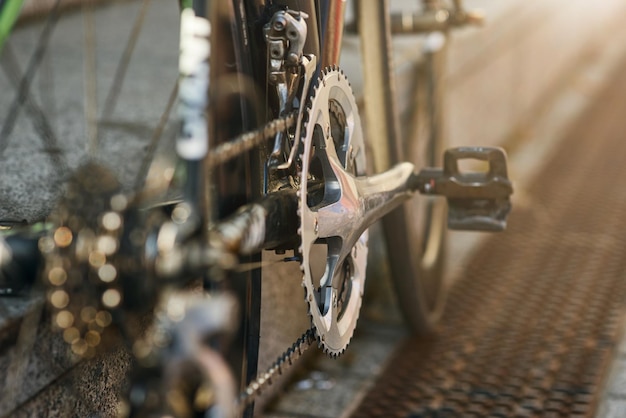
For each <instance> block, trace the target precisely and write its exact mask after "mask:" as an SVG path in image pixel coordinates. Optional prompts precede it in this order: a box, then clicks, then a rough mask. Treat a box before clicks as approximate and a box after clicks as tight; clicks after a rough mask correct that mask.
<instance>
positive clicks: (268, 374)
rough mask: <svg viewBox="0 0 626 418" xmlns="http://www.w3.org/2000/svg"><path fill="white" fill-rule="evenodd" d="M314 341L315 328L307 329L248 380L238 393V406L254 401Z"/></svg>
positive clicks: (241, 406)
mask: <svg viewBox="0 0 626 418" xmlns="http://www.w3.org/2000/svg"><path fill="white" fill-rule="evenodd" d="M315 341H316V338H315V329H314V328H310V329H308V330H307V331H306V332H305V333H304V334H302V336H301V337H300V338H298V339H297V340H296V341H295V342H294V343H293V345H292V346H291V347H289V348H288V349H287V350H286V351H285V352H284V353H282V354H281V355H280V356H279V357H278V359H276V361H275V362H274V363H272V365H271V366H270V367H269V368H268V369H267V370H266V371H265V372H264V373H262V374H260V375H259V376H258V377H257V378H256V379H255V380H254V381H252V382H250V384H249V385H248V387H247V388H246V390H244V391H243V392H242V393H241V395H239V407H240V408H241V409H243V408H245V407H246V406H247V405H249V404H250V403H252V402H254V400H255V399H256V397H257V396H259V395H260V394H261V392H263V390H265V389H267V388H268V387H269V386H271V385H272V383H273V379H274V377H275V376H277V375H281V374H282V373H283V371H285V370H287V369H288V368H289V367H291V366H292V365H293V362H294V361H295V360H296V359H297V358H299V357H300V356H302V354H303V353H304V352H305V351H306V350H307V349H309V348H310V347H311V346H312V345H313V343H314V342H315Z"/></svg>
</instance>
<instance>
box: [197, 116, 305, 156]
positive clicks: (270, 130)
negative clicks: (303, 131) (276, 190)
mask: <svg viewBox="0 0 626 418" xmlns="http://www.w3.org/2000/svg"><path fill="white" fill-rule="evenodd" d="M297 118H298V112H292V113H290V114H288V115H287V116H283V117H280V118H277V119H274V120H272V121H270V122H268V123H267V124H265V125H264V126H262V127H260V128H259V129H256V130H253V131H249V132H245V133H243V134H241V135H239V136H237V137H235V138H233V139H232V140H230V141H228V142H225V143H223V144H221V145H219V146H217V147H216V148H215V149H214V150H212V151H211V152H209V157H208V158H209V167H216V166H218V165H220V164H224V163H225V162H226V161H229V160H231V159H233V158H235V157H237V156H238V155H241V154H243V153H245V152H247V151H250V150H251V149H253V148H255V147H258V146H259V145H261V144H262V143H263V142H264V141H265V140H267V139H268V138H271V137H273V136H275V135H276V134H277V133H279V132H282V131H285V130H287V129H288V128H291V127H293V126H295V124H296V121H297Z"/></svg>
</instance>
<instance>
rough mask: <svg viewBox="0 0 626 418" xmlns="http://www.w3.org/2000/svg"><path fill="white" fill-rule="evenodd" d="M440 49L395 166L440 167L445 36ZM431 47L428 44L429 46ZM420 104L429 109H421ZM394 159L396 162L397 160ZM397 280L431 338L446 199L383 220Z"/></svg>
mask: <svg viewBox="0 0 626 418" xmlns="http://www.w3.org/2000/svg"><path fill="white" fill-rule="evenodd" d="M434 36H438V37H439V36H440V38H439V41H441V40H443V43H441V42H438V45H439V46H440V49H437V50H432V51H431V50H426V51H425V58H426V61H425V63H424V65H423V68H422V70H421V71H420V72H418V80H417V90H416V92H417V95H416V97H415V105H414V110H413V112H414V114H413V118H412V120H413V126H412V127H411V131H410V132H408V133H407V134H406V136H407V137H408V138H409V140H408V141H406V143H403V144H402V145H400V146H399V147H400V148H401V149H399V150H398V151H399V152H395V153H391V154H392V157H391V158H392V161H391V163H392V164H397V163H399V162H401V159H398V158H397V157H398V156H401V157H402V159H406V158H408V160H409V161H410V162H412V163H413V164H415V166H416V167H417V168H418V169H419V168H422V167H437V166H440V165H441V161H440V159H441V156H442V155H443V151H444V148H445V144H444V142H445V141H444V132H442V130H443V124H442V114H441V112H442V95H443V91H442V89H443V84H442V83H443V80H442V79H441V74H442V72H441V70H442V69H443V59H444V54H445V37H444V35H443V34H441V33H437V34H436V35H434ZM427 44H428V43H427ZM420 103H423V104H425V105H423V108H422V106H420ZM394 157H395V158H394ZM383 222H384V226H385V234H386V237H387V247H388V252H389V259H390V263H391V271H392V279H393V284H394V287H395V289H396V295H397V299H398V303H399V306H400V309H401V311H402V313H403V315H404V317H405V319H406V321H407V323H408V324H409V326H410V327H411V329H412V330H413V331H414V332H416V333H418V334H429V333H432V332H433V331H434V329H435V326H436V324H437V322H438V320H439V318H440V317H441V315H442V312H443V308H444V305H445V300H446V293H447V286H446V283H445V282H444V262H445V248H446V203H445V201H444V200H443V199H440V198H432V197H427V196H421V195H418V196H415V197H414V198H413V199H412V200H410V201H409V202H407V203H406V204H404V205H403V206H402V207H400V208H398V209H397V210H395V211H394V212H392V213H390V214H389V215H388V216H387V217H386V218H385V219H384V220H383Z"/></svg>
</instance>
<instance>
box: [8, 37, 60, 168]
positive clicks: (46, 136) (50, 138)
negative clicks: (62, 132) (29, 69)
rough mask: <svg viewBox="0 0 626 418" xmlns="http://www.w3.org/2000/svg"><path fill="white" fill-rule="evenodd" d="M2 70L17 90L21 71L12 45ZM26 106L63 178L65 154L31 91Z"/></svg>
mask: <svg viewBox="0 0 626 418" xmlns="http://www.w3.org/2000/svg"><path fill="white" fill-rule="evenodd" d="M0 65H1V66H2V70H3V71H4V73H5V74H6V76H7V78H8V79H9V81H10V82H11V83H13V85H14V86H15V87H16V88H17V87H18V86H19V83H20V76H19V74H20V73H21V70H20V68H19V64H18V62H17V59H16V57H15V54H14V52H13V49H12V47H11V44H9V43H7V44H6V45H5V46H4V49H3V59H2V60H0ZM24 94H25V96H24V105H25V108H26V112H27V113H28V115H29V116H30V118H31V119H32V122H33V126H34V128H35V130H36V131H37V133H38V134H39V136H40V137H41V139H42V141H43V144H44V147H45V151H46V154H47V155H49V156H50V159H51V161H52V164H53V167H55V168H56V169H57V170H58V171H59V175H60V176H63V175H65V174H66V172H67V164H66V161H65V158H64V157H63V153H62V152H61V150H60V148H59V142H58V139H57V137H56V135H55V134H54V131H53V130H52V126H51V124H50V122H49V120H48V118H47V117H46V114H45V113H44V112H43V110H42V109H41V108H40V107H39V105H38V104H37V103H36V102H35V99H34V98H33V96H32V94H31V92H30V89H27V90H26V91H25V93H24Z"/></svg>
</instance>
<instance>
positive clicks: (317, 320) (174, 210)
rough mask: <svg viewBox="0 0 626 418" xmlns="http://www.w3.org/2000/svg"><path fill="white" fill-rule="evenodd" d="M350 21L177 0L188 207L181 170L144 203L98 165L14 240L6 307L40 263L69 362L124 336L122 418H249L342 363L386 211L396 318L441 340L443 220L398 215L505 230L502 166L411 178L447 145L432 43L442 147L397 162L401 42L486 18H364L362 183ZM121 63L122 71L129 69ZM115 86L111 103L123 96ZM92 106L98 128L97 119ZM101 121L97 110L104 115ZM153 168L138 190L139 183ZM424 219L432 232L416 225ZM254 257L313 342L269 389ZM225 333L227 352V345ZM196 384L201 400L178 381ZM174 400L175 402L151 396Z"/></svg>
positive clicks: (367, 6)
mask: <svg viewBox="0 0 626 418" xmlns="http://www.w3.org/2000/svg"><path fill="white" fill-rule="evenodd" d="M145 3H148V1H144V4H145ZM57 5H58V2H57ZM344 7H345V4H344V2H341V1H328V2H322V1H314V0H311V1H305V2H300V1H294V2H291V1H277V2H270V3H268V4H266V3H265V2H264V1H260V0H259V1H257V0H251V1H241V2H233V3H230V2H212V3H211V4H210V6H209V7H207V3H205V2H202V1H194V2H187V1H183V2H181V9H182V12H181V57H180V60H179V66H180V73H181V76H180V80H179V83H178V93H177V96H178V100H179V102H180V105H179V113H180V116H181V129H180V133H179V135H178V139H177V142H176V150H177V154H178V157H179V160H180V163H179V167H178V170H177V177H178V181H179V183H180V184H182V186H181V187H180V188H179V190H180V195H179V196H177V197H176V198H175V199H174V200H171V199H165V198H164V197H163V195H164V193H163V190H164V189H166V185H165V184H164V183H169V182H170V180H171V179H172V175H173V172H174V171H173V170H171V166H170V167H168V169H166V170H163V169H162V168H160V167H158V165H153V167H152V169H151V170H150V171H151V173H150V174H148V176H147V180H146V186H147V187H146V188H145V189H144V191H136V192H134V193H129V192H127V191H126V192H125V191H123V190H122V189H121V188H120V185H119V182H118V181H117V179H116V178H115V177H116V176H115V175H114V174H113V173H111V171H110V170H108V169H106V168H104V167H102V166H101V165H99V164H94V163H91V164H89V165H87V166H85V167H83V168H81V169H79V170H78V173H77V174H74V175H73V176H72V177H71V179H70V181H69V186H68V192H67V193H66V194H65V197H64V198H63V199H62V200H61V201H60V203H59V205H58V208H57V209H56V210H55V212H54V213H53V214H52V215H51V216H50V218H49V222H48V226H46V227H45V228H43V229H44V230H46V232H45V233H41V232H39V231H32V228H31V229H30V230H29V231H28V232H27V233H24V232H21V231H19V228H17V227H13V228H12V230H11V234H10V236H9V237H7V238H5V239H4V241H3V248H4V250H5V252H4V257H2V261H3V263H2V264H3V273H4V275H5V281H8V285H5V291H7V290H11V291H18V290H19V289H17V288H16V286H17V285H19V284H21V283H22V281H23V279H22V278H23V276H34V273H33V271H32V270H33V269H32V268H31V269H30V270H29V271H25V267H27V266H29V267H33V264H34V263H32V260H34V259H36V258H37V257H38V254H39V253H43V260H42V261H41V264H42V267H41V269H42V271H43V276H44V281H45V282H47V283H46V284H47V286H48V287H49V288H50V289H51V290H49V291H48V293H47V299H48V303H49V304H50V305H51V306H52V308H51V309H52V320H53V321H54V322H55V326H56V327H57V328H60V329H61V330H62V331H63V335H64V338H65V339H66V341H68V343H69V345H70V346H71V348H72V350H73V352H74V353H75V354H76V355H78V356H86V357H89V356H93V355H94V353H95V352H96V349H97V348H98V347H99V345H100V341H101V340H104V339H105V337H106V335H105V334H106V333H108V330H109V329H111V328H113V325H116V326H117V327H118V328H120V329H121V332H122V334H123V335H124V340H125V341H127V343H128V344H130V345H131V349H132V351H133V353H134V355H135V359H136V361H137V363H138V365H139V367H138V370H139V373H138V374H137V375H136V376H135V377H134V378H133V385H132V389H131V394H130V395H129V396H128V397H127V401H126V403H125V405H126V408H127V410H126V412H127V413H129V414H130V415H132V416H142V415H141V414H149V413H151V412H155V411H160V412H164V411H167V412H169V413H172V414H174V415H178V416H185V414H187V413H191V412H189V411H195V412H193V413H198V414H199V413H205V411H208V410H211V409H210V408H213V409H212V411H213V413H217V414H219V415H223V416H230V415H232V414H235V413H236V412H235V411H233V408H235V409H240V410H241V411H240V412H242V413H243V414H244V415H246V416H250V415H251V414H252V413H253V406H252V404H253V401H254V399H255V397H256V396H257V395H258V394H259V392H260V391H261V390H263V389H265V387H266V386H267V385H268V384H270V383H271V381H272V379H273V378H274V377H275V376H276V375H277V374H278V373H280V372H281V371H282V369H283V367H285V365H286V364H287V363H291V362H292V360H293V358H294V357H296V356H298V355H300V354H301V352H302V351H303V350H305V349H306V348H307V347H309V346H311V345H313V344H315V342H317V344H318V345H319V346H320V347H321V348H322V350H323V351H324V352H326V353H327V354H329V355H331V356H338V355H340V354H342V353H343V352H344V351H345V349H346V347H347V346H348V344H349V341H350V339H351V337H352V335H353V332H354V328H355V326H356V321H357V319H358V314H359V311H360V306H361V299H362V292H363V287H364V282H365V276H364V273H365V264H366V259H367V227H368V226H369V225H371V224H372V223H373V222H374V221H376V220H378V219H380V218H383V216H384V215H386V216H385V217H384V218H383V222H384V226H385V234H386V236H387V245H388V246H389V250H390V251H389V253H390V262H391V267H392V271H393V277H394V280H395V285H396V288H397V289H398V291H397V293H398V296H399V303H400V307H401V308H402V310H403V311H404V314H405V316H406V319H407V323H408V324H409V325H410V327H411V328H412V329H413V330H414V331H416V332H422V333H424V332H432V330H433V327H434V326H435V323H436V320H437V319H438V317H439V316H440V315H441V311H442V308H443V304H444V300H445V287H444V286H442V284H441V274H442V268H443V264H442V259H443V246H444V240H443V233H444V227H443V225H444V222H445V218H446V216H445V206H444V205H442V204H441V202H432V201H426V202H419V203H417V204H416V205H413V206H410V204H408V205H405V206H402V207H401V208H400V206H401V205H402V204H403V203H404V202H406V201H408V200H409V198H410V197H411V196H412V195H413V194H414V193H415V192H417V191H419V192H421V193H423V194H426V195H437V194H439V195H444V196H446V197H447V200H448V206H449V208H450V209H449V213H448V224H449V226H451V227H453V228H457V229H475V230H492V231H493V230H502V229H504V227H505V224H506V216H507V214H508V212H509V210H510V203H509V195H510V194H511V193H512V188H511V184H510V182H509V180H508V178H507V174H506V158H505V154H504V153H503V151H502V150H500V149H492V148H489V149H487V148H479V147H477V148H461V149H454V150H449V151H448V152H447V153H446V154H445V160H444V169H443V170H441V169H432V168H426V169H423V170H421V171H420V172H417V173H416V172H415V169H416V167H422V166H424V165H425V166H431V165H435V163H436V162H437V159H438V156H439V155H440V153H441V149H442V147H443V146H442V138H443V135H442V133H441V129H440V127H441V120H440V118H441V111H440V106H441V105H440V97H441V91H440V89H441V86H440V83H439V80H438V79H437V74H439V71H438V66H440V65H442V64H441V63H440V62H439V61H440V60H441V58H442V57H443V54H444V51H443V50H442V49H441V48H442V47H444V45H445V42H444V43H442V42H441V40H442V39H443V40H444V41H445V37H444V38H441V37H439V40H437V39H435V40H434V45H431V52H430V53H429V55H428V59H429V60H431V61H432V65H431V67H430V68H431V74H430V76H429V80H430V92H429V93H428V95H427V96H428V98H429V101H430V107H431V117H430V119H431V120H430V123H429V124H430V134H429V136H428V138H427V140H426V141H423V139H420V141H418V142H419V144H417V145H418V146H417V147H416V148H419V146H421V145H423V144H422V142H425V144H426V145H425V146H426V149H427V151H426V152H422V153H421V154H424V155H425V159H424V160H425V161H424V160H419V161H417V163H416V164H415V165H414V164H412V163H406V162H405V163H402V160H403V157H404V155H405V150H404V149H403V144H402V143H401V141H400V139H401V135H400V133H399V123H398V116H397V115H398V113H397V111H396V110H395V105H394V93H393V86H394V81H393V71H392V69H391V51H390V47H389V42H390V41H389V40H390V36H391V33H392V31H393V29H394V28H395V29H396V31H397V32H398V31H400V32H401V31H408V32H414V31H422V30H423V31H428V32H441V31H444V32H445V31H447V30H448V29H449V28H450V27H452V26H454V25H462V24H466V23H471V22H472V21H473V20H476V19H477V17H476V16H475V15H472V14H469V13H466V12H465V11H464V10H463V8H462V7H461V4H460V2H459V1H455V2H454V3H453V4H450V5H444V4H440V3H439V2H437V1H427V2H425V3H424V10H423V12H422V13H420V14H415V15H412V16H404V17H394V19H392V17H391V16H390V15H389V9H388V4H387V2H362V3H360V7H359V8H358V10H357V14H358V16H359V19H360V22H364V21H367V22H368V25H367V28H363V27H361V30H360V33H361V36H362V39H363V42H364V43H368V45H371V44H372V43H373V44H374V45H375V46H373V47H371V48H364V50H363V52H364V62H365V65H364V68H365V69H366V74H365V75H366V77H365V83H366V87H365V91H366V97H365V101H366V112H367V123H368V140H370V141H371V142H373V143H374V146H373V147H374V160H375V164H374V165H375V169H376V172H378V173H379V174H376V175H370V176H367V175H366V174H367V167H366V165H367V164H366V163H367V159H366V155H365V151H366V143H365V139H364V132H363V130H362V128H361V123H360V116H359V109H358V106H357V105H356V101H355V99H354V97H353V94H352V91H351V88H350V84H349V81H348V77H347V75H346V74H344V73H343V71H341V70H340V69H339V67H338V66H337V65H338V62H339V53H340V49H341V48H340V46H341V34H342V31H343V15H344ZM142 10H143V9H142ZM55 14H56V11H53V13H52V16H54V15H55ZM139 16H141V14H139ZM51 20H52V19H50V21H51ZM138 20H139V18H138ZM209 21H210V24H209V23H208V22H209ZM392 23H394V24H393V25H392ZM357 26H359V25H357ZM133 32H134V31H133ZM209 34H210V35H209ZM131 39H132V36H131ZM130 49H132V48H130ZM36 56H37V55H35V58H36ZM123 67H124V65H121V66H120V67H118V68H122V69H121V70H118V71H117V73H124V72H125V70H124V69H123ZM370 70H372V72H369V71H370ZM368 72H369V73H368ZM27 73H28V71H27ZM368 74H369V75H368ZM24 80H26V81H24ZM116 80H117V78H116V79H115V80H114V82H113V86H114V87H113V88H112V91H115V90H117V89H118V88H119V86H118V87H115V86H116V85H118V84H121V82H118V81H116ZM122 81H123V78H122ZM28 84H29V81H28V80H27V78H23V79H22V81H21V83H20V94H19V95H18V100H17V101H18V102H20V101H21V103H20V106H21V105H22V104H27V105H29V106H31V108H32V107H35V110H33V109H30V111H31V112H33V113H34V114H37V113H38V112H37V110H36V106H33V105H32V103H30V104H28V103H27V101H29V100H31V99H28V98H27V93H28V89H29V85H28ZM92 84H93V83H92ZM385 87H388V88H385ZM90 88H93V86H91V87H90ZM24 92H26V93H24ZM204 92H208V94H206V95H205V94H204ZM175 96H176V95H173V94H172V95H170V97H175ZM111 101H112V102H114V101H115V100H114V99H111ZM87 102H88V103H87V109H88V111H89V112H91V117H92V118H95V117H96V116H94V115H95V111H94V107H96V106H94V103H89V100H87ZM92 102H93V100H92ZM106 102H107V103H109V100H107V101H106ZM171 103H173V99H171V100H169V101H168V105H167V106H166V108H167V109H170V108H171V107H172V106H171ZM377 103H382V104H383V106H382V109H378V110H377V108H376V106H375V105H376V104H377ZM111 106H113V105H111ZM107 108H108V107H107V104H106V103H105V113H107V112H108V110H106V109H107ZM206 109H208V113H206ZM166 113H169V111H168V110H166ZM167 118H168V117H167V116H165V119H167ZM161 119H163V118H161ZM5 126H6V122H5ZM163 129H164V128H163V126H161V125H160V126H159V127H157V130H156V131H162V130H163ZM154 136H155V137H158V136H159V135H157V133H155V135H154ZM89 137H90V138H91V143H92V144H93V143H96V144H97V138H98V135H97V133H94V132H93V130H92V132H91V133H90V134H89ZM207 138H208V140H207ZM412 142H413V141H412ZM409 145H414V144H409ZM94 146H95V145H92V148H93V147H94ZM95 147H96V148H97V146H95ZM151 147H152V145H151ZM151 149H152V148H151ZM413 151H414V152H415V153H419V152H420V151H422V149H414V150H413ZM149 154H150V153H149ZM420 158H422V156H421V155H420ZM463 159H479V160H482V161H484V162H486V163H487V165H488V170H487V171H485V172H471V173H467V172H463V171H461V170H460V169H459V167H458V162H459V161H460V160H463ZM396 164H397V165H396ZM143 166H146V168H140V170H139V173H140V175H138V177H137V180H136V181H135V184H136V185H138V186H141V185H142V184H143V181H144V180H143V178H142V177H143V173H145V171H147V164H142V167H143ZM94 173H96V175H95V176H94ZM164 173H167V175H164ZM242 177H243V181H242ZM181 178H182V180H181ZM86 196H87V197H88V198H86ZM394 209H395V210H394ZM414 213H417V214H418V217H419V216H420V215H423V216H422V217H423V219H424V221H423V222H415V221H413V214H414ZM407 231H408V232H407ZM33 234H34V236H33ZM42 234H43V235H42ZM262 251H273V252H274V253H276V254H278V255H281V256H282V255H283V254H285V256H284V259H285V261H295V262H299V263H300V264H301V269H302V274H303V282H302V284H303V287H304V289H305V302H306V304H307V309H308V312H309V315H310V317H311V324H312V327H311V329H309V330H308V331H306V332H305V333H304V334H303V335H302V337H300V338H299V339H298V340H297V341H296V342H295V343H294V345H293V346H292V347H291V348H289V349H288V350H286V351H285V352H284V354H282V355H281V356H280V357H279V358H278V360H277V361H276V362H275V363H274V364H273V365H272V366H271V367H270V368H269V369H268V370H267V371H265V372H263V373H260V374H259V373H258V372H257V368H256V365H257V357H258V349H259V347H258V340H259V317H260V299H261V298H260V291H261V290H260V286H261V274H262V271H263V269H264V268H266V267H267V266H268V264H267V263H265V262H264V261H263V260H262V258H261V252H262ZM287 251H290V252H293V255H292V256H286V252H287ZM8 254H12V255H13V257H7V255H8ZM414 254H418V255H419V257H414V256H413V255H414ZM138 255H141V259H137V256H138ZM320 256H321V259H322V262H321V265H322V266H323V268H321V269H320V268H317V267H318V264H320V263H319V262H318V261H317V258H316V257H320ZM413 261H417V262H413ZM407 262H408V264H407ZM12 269H13V271H12ZM35 270H36V268H35ZM137 277H141V278H142V280H140V281H138V280H136V278H137ZM194 283H195V284H196V286H197V285H198V283H201V284H202V287H203V288H204V289H205V290H207V291H208V292H209V294H213V295H215V298H214V300H213V301H211V302H207V301H206V300H205V298H204V297H199V296H195V297H192V298H187V297H183V298H181V297H179V296H172V297H171V298H169V299H166V300H165V302H162V303H161V305H160V306H161V313H160V314H159V315H157V316H158V317H159V318H160V320H159V321H157V325H155V326H154V328H153V332H151V333H148V334H147V335H145V336H144V335H143V334H142V330H141V326H140V325H138V324H137V322H141V321H140V318H142V316H143V315H145V314H146V313H148V312H150V311H151V310H152V309H153V307H154V306H156V305H157V299H158V297H159V295H163V294H165V291H164V289H166V288H179V289H180V288H184V287H188V286H192V285H193V284H194ZM225 289H229V292H230V293H233V294H235V295H236V297H235V299H236V300H238V301H239V306H240V307H241V310H242V316H243V317H244V318H245V321H244V322H243V325H239V324H238V323H236V321H234V320H233V319H234V318H235V316H236V315H235V314H234V313H233V312H234V310H235V308H234V306H235V305H236V304H235V303H233V302H232V299H231V298H230V297H228V296H222V295H223V291H224V290H225ZM216 307H218V308H216ZM72 312H73V313H72ZM224 312H226V313H227V314H224ZM83 313H84V315H83ZM98 315H100V316H99V317H98ZM83 316H84V317H85V318H83ZM79 318H80V319H79ZM138 318H139V319H138ZM80 321H82V322H80ZM181 321H184V322H182V323H183V324H184V326H183V325H181ZM77 323H78V325H77ZM94 323H95V324H96V325H97V326H94V327H92V328H95V329H90V328H89V327H90V326H91V325H90V324H94ZM190 324H191V325H190ZM233 334H234V335H235V337H231V339H234V343H231V344H232V345H231V346H230V349H228V350H226V349H225V348H224V347H225V346H226V345H227V342H225V340H228V339H229V338H228V337H227V336H228V335H233ZM164 335H165V336H166V337H164ZM205 340H206V341H205ZM207 341H208V342H207ZM220 351H221V352H224V353H225V356H226V357H227V358H228V359H229V363H230V366H231V367H230V369H231V370H236V371H240V372H241V379H239V380H240V381H241V382H240V387H241V388H242V392H241V395H240V396H239V402H238V406H237V407H234V406H233V405H234V404H235V402H234V398H235V397H236V395H235V393H236V391H235V390H233V389H232V387H233V385H234V383H233V381H234V380H237V379H233V378H232V376H231V374H230V373H229V372H228V371H227V370H228V368H226V367H225V366H224V363H223V361H222V360H221V357H220V356H219V355H216V352H220ZM229 357H230V358H229ZM162 377H165V378H164V379H162ZM185 379H187V380H189V381H191V382H192V384H187V385H185V384H183V383H181V382H183V381H184V380H185ZM211 382H213V383H211ZM160 385H165V388H164V387H162V386H160ZM168 388H169V389H168ZM168 390H170V391H173V392H168ZM133 391H134V392H133ZM218 392H219V394H220V395H219V396H213V395H214V394H215V393H218ZM138 393H140V394H141V396H140V395H138ZM162 393H166V394H167V393H174V394H175V395H172V396H173V399H168V398H167V397H160V398H159V397H158V395H157V394H162ZM151 394H154V396H153V395H151ZM150 399H152V401H150V402H149V400H150ZM154 399H157V400H154ZM198 399H200V401H198ZM215 399H219V400H218V401H215ZM151 402H152V403H151ZM194 402H196V403H195V404H194ZM194 408H197V409H194ZM146 411H148V412H146ZM207 413H208V412H207Z"/></svg>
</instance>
